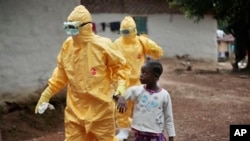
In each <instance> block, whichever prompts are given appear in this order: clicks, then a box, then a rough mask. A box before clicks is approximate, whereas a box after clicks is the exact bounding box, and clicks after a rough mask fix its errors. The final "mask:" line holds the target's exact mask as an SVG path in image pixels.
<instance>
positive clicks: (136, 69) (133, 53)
mask: <svg viewBox="0 0 250 141" xmlns="http://www.w3.org/2000/svg"><path fill="white" fill-rule="evenodd" d="M125 30H127V32H126V33H127V34H126V35H122V36H121V37H119V38H118V39H116V40H115V41H114V44H115V47H116V48H117V49H118V50H120V51H121V53H122V54H123V55H124V56H125V58H126V60H127V63H128V64H129V67H130V70H131V72H130V75H129V79H128V82H127V84H128V87H129V86H133V85H138V84H140V80H139V75H140V72H141V66H142V65H143V63H144V61H145V58H146V56H150V57H151V58H153V59H159V58H160V57H162V55H163V50H162V48H161V47H160V46H158V45H157V44H156V43H155V42H154V41H152V40H150V39H149V38H147V37H145V36H137V30H136V23H135V21H134V19H133V18H132V17H131V16H126V17H125V18H124V19H123V20H122V22H121V25H120V31H121V33H123V31H125ZM132 107H133V103H131V102H128V110H127V112H125V113H123V114H120V113H118V112H117V117H116V118H117V126H118V128H120V130H121V129H123V128H130V120H129V117H130V116H131V114H132ZM125 136H126V135H125ZM125 138H127V137H124V138H122V139H125Z"/></svg>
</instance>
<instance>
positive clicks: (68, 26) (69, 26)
mask: <svg viewBox="0 0 250 141" xmlns="http://www.w3.org/2000/svg"><path fill="white" fill-rule="evenodd" d="M88 23H91V22H86V23H82V24H81V23H79V22H77V21H74V22H64V23H63V29H64V31H65V32H66V33H67V35H69V36H76V35H77V34H79V28H80V27H83V26H84V25H86V24H88Z"/></svg>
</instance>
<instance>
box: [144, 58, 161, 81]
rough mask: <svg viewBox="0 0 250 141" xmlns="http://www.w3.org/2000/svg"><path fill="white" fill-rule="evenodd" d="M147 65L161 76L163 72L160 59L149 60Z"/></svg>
mask: <svg viewBox="0 0 250 141" xmlns="http://www.w3.org/2000/svg"><path fill="white" fill-rule="evenodd" d="M146 65H147V66H148V67H149V68H150V69H151V70H152V72H153V73H154V74H157V75H158V76H159V77H160V76H161V74H162V72H163V67H162V64H161V63H160V62H159V61H154V60H148V61H147V62H146Z"/></svg>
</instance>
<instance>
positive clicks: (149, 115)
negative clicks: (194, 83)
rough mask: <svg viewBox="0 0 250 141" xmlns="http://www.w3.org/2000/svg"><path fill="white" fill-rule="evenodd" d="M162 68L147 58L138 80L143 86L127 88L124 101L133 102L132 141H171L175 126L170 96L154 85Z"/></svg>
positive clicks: (159, 64) (156, 62)
mask: <svg viewBox="0 0 250 141" xmlns="http://www.w3.org/2000/svg"><path fill="white" fill-rule="evenodd" d="M162 71H163V68H162V65H161V63H160V62H158V61H150V60H149V61H147V62H146V63H145V64H144V65H143V66H142V68H141V75H140V81H141V83H142V84H143V85H139V86H132V87H130V88H128V89H127V91H126V94H125V98H126V100H133V101H134V104H135V105H134V109H133V122H132V125H131V127H132V130H133V131H134V133H135V141H166V138H165V137H164V128H165V127H166V131H167V133H168V137H169V139H168V141H173V140H174V136H175V127H174V121H173V113H172V103H171V98H170V95H169V93H168V91H167V90H165V89H164V88H160V87H159V85H157V81H158V80H159V78H160V76H161V74H162Z"/></svg>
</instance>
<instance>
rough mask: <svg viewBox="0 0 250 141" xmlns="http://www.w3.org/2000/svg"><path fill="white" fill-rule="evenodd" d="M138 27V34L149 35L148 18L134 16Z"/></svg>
mask: <svg viewBox="0 0 250 141" xmlns="http://www.w3.org/2000/svg"><path fill="white" fill-rule="evenodd" d="M133 18H134V20H135V23H136V27H137V34H138V35H140V34H148V30H147V17H145V16H134V17H133Z"/></svg>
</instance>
